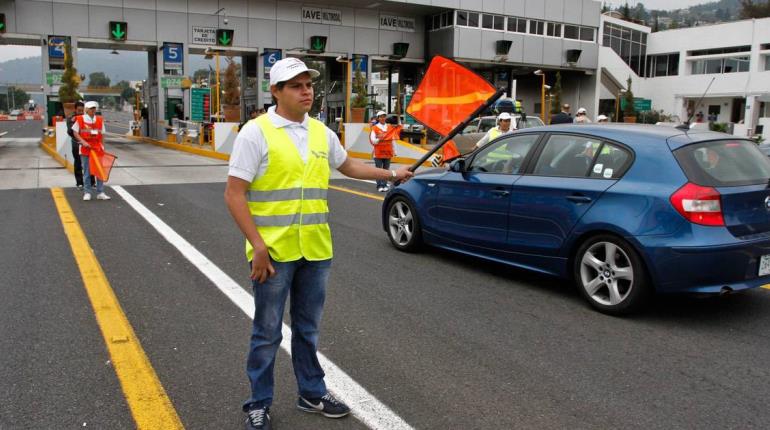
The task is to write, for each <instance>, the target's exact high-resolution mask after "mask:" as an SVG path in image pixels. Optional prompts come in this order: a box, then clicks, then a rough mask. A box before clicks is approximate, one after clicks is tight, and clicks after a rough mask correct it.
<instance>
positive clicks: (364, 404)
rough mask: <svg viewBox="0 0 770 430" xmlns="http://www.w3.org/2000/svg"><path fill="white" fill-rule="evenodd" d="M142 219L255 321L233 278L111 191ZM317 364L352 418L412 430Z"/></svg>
mask: <svg viewBox="0 0 770 430" xmlns="http://www.w3.org/2000/svg"><path fill="white" fill-rule="evenodd" d="M112 189H113V190H115V192H116V193H118V194H119V195H120V196H121V197H122V198H123V200H125V201H126V203H128V204H129V205H130V206H131V207H132V208H134V210H135V211H136V212H138V213H139V215H141V216H142V218H144V219H145V220H146V221H147V222H148V223H150V225H152V226H153V228H155V230H157V231H158V233H160V235H161V236H163V237H164V238H165V239H166V240H167V241H168V242H169V243H170V244H172V245H173V246H174V247H175V248H176V249H177V250H178V251H179V252H180V253H181V254H182V255H183V256H184V257H185V258H187V260H189V261H190V263H192V264H193V266H195V267H196V268H198V270H200V271H201V273H203V274H204V275H205V276H206V277H207V278H209V280H211V282H213V283H214V285H216V286H217V288H219V290H220V291H222V293H224V294H225V295H226V296H227V297H228V298H229V299H230V300H231V301H232V302H233V303H234V304H235V305H236V306H238V307H239V308H240V309H241V310H242V311H243V313H245V314H246V316H248V317H249V318H254V298H253V297H252V296H251V294H249V293H247V292H246V290H244V289H243V288H241V287H240V285H238V283H236V282H235V281H234V280H233V279H232V278H231V277H230V276H228V275H227V274H226V273H225V272H223V271H222V269H220V268H219V267H217V266H216V265H215V264H214V263H213V262H212V261H211V260H209V259H208V258H206V256H204V255H203V254H202V253H201V252H200V251H198V250H197V249H196V248H195V247H194V246H193V245H192V244H190V242H188V241H186V240H185V239H184V238H183V237H182V236H180V235H179V234H178V233H177V232H176V231H174V230H173V229H172V228H171V227H169V226H168V224H166V223H165V222H163V221H162V220H161V219H160V218H158V216H157V215H155V214H154V213H153V212H152V211H150V210H149V209H147V207H145V206H144V205H143V204H142V203H140V202H139V201H138V200H137V199H136V198H134V196H132V195H131V194H129V192H128V191H126V190H125V189H123V187H121V186H119V185H116V186H113V187H112ZM281 333H282V334H283V341H282V342H281V348H282V349H283V350H284V351H286V353H288V354H289V355H291V329H290V328H289V326H287V325H286V324H285V323H284V324H283V327H282V328H281ZM318 361H319V362H320V363H321V366H322V367H323V369H324V371H325V372H326V378H325V381H326V385H327V386H328V388H329V390H331V391H332V392H334V395H335V396H337V397H339V398H340V400H342V401H344V402H345V403H347V404H348V406H350V409H351V410H352V412H353V415H355V416H356V418H358V419H359V420H360V421H361V422H362V423H364V424H366V425H367V426H368V427H369V428H371V429H377V430H379V429H382V430H401V429H403V430H411V429H412V426H410V425H409V424H407V423H406V421H404V420H403V419H402V418H401V417H399V416H398V415H396V413H395V412H393V411H391V410H390V408H388V407H387V406H385V404H383V403H382V402H380V401H379V400H377V398H375V397H374V396H373V395H371V394H370V393H369V392H368V391H366V389H365V388H364V387H362V386H361V385H359V384H358V383H357V382H356V381H354V380H353V378H351V377H350V376H348V374H347V373H345V371H343V370H342V369H340V368H339V367H337V365H335V364H334V363H332V362H331V360H329V359H328V358H326V356H324V355H323V354H321V353H318Z"/></svg>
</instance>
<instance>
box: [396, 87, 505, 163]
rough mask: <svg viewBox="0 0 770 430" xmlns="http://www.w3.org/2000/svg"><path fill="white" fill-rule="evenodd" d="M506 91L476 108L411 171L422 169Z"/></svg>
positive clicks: (496, 93)
mask: <svg viewBox="0 0 770 430" xmlns="http://www.w3.org/2000/svg"><path fill="white" fill-rule="evenodd" d="M505 90H506V89H505V88H498V89H497V91H495V93H494V94H492V97H490V98H488V99H487V101H485V102H484V104H482V105H481V106H479V107H478V108H476V110H475V111H473V113H471V114H470V115H468V117H467V118H465V120H464V121H463V122H461V123H459V124H457V125H456V126H455V128H453V129H452V131H450V132H449V134H447V135H446V136H444V137H443V138H441V140H439V141H438V143H437V144H436V146H434V147H433V149H431V150H430V151H428V152H427V153H425V155H423V156H422V157H421V158H420V159H419V160H417V162H416V163H414V164H413V165H411V166H409V170H411V171H412V172H414V171H415V170H417V168H418V167H420V166H421V165H422V163H424V162H425V161H426V160H427V159H429V158H430V157H431V156H432V155H433V154H435V153H436V151H438V150H439V149H441V147H442V146H444V145H445V144H446V143H447V142H449V141H450V140H451V139H452V138H453V137H455V136H456V135H457V133H459V132H461V131H462V130H463V129H464V128H465V127H466V126H468V123H470V122H471V121H472V120H473V119H474V118H476V117H477V116H479V115H480V114H481V113H482V112H484V110H486V108H488V107H489V106H491V105H492V103H494V102H496V101H497V99H499V98H500V97H502V96H503V94H505Z"/></svg>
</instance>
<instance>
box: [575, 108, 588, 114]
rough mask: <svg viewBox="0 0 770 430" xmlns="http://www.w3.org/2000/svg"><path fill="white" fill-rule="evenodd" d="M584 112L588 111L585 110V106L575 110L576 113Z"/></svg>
mask: <svg viewBox="0 0 770 430" xmlns="http://www.w3.org/2000/svg"><path fill="white" fill-rule="evenodd" d="M586 112H588V111H587V110H586V108H580V109H578V111H577V113H586Z"/></svg>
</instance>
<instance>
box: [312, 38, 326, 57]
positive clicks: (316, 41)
mask: <svg viewBox="0 0 770 430" xmlns="http://www.w3.org/2000/svg"><path fill="white" fill-rule="evenodd" d="M325 51H326V36H310V49H309V50H308V52H310V53H311V54H322V53H324V52H325Z"/></svg>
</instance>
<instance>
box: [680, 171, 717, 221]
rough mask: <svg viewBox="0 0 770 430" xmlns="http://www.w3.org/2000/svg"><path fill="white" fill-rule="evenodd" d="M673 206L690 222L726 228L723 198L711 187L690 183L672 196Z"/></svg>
mask: <svg viewBox="0 0 770 430" xmlns="http://www.w3.org/2000/svg"><path fill="white" fill-rule="evenodd" d="M670 200H671V204H672V205H674V208H675V209H676V211H677V212H679V213H680V214H682V216H683V217H685V218H686V219H687V220H688V221H690V222H692V223H695V224H700V225H710V226H724V225H725V219H724V217H723V216H722V202H721V200H722V197H721V195H720V194H719V191H717V190H715V189H714V188H711V187H702V186H700V185H696V184H693V183H692V182H688V183H686V184H684V185H683V186H682V188H680V189H678V190H676V192H675V193H674V194H672V195H671V198H670Z"/></svg>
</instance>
